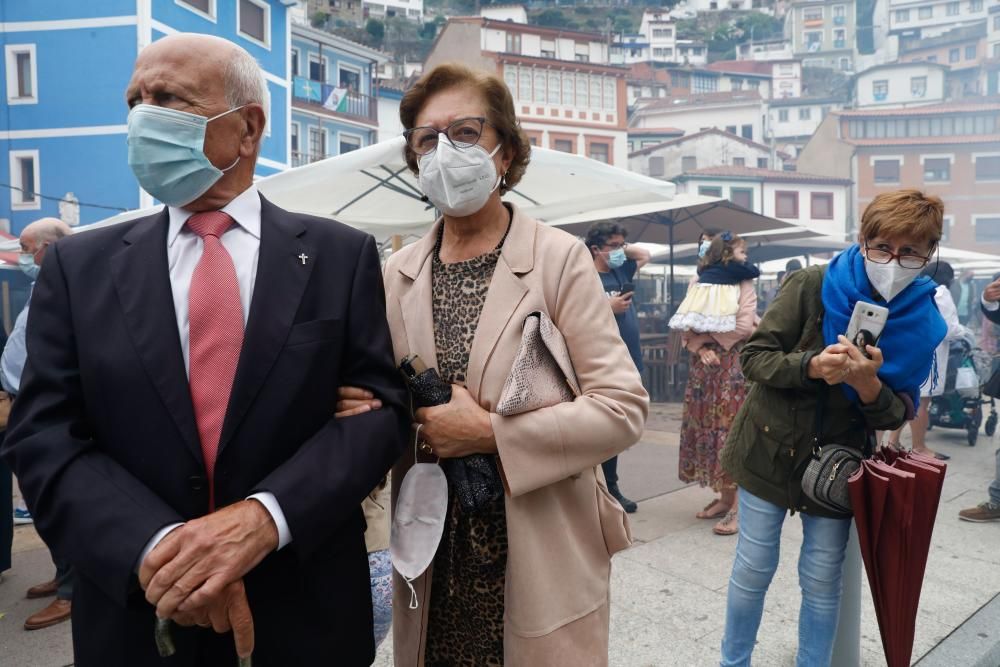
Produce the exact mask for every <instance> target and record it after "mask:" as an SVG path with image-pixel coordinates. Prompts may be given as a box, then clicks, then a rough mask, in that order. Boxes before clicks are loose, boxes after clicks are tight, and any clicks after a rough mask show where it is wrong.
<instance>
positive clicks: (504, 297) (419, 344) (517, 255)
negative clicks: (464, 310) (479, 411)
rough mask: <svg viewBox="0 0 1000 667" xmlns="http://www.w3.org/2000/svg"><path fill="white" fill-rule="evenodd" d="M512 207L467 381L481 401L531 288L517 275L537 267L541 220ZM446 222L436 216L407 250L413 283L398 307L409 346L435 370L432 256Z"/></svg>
mask: <svg viewBox="0 0 1000 667" xmlns="http://www.w3.org/2000/svg"><path fill="white" fill-rule="evenodd" d="M510 206H511V209H512V210H513V217H512V220H511V226H510V232H509V233H508V234H507V239H506V241H504V244H503V249H502V250H501V252H500V261H498V262H497V267H496V270H495V271H494V273H493V280H492V282H491V283H490V289H489V292H488V293H487V295H486V303H485V304H484V305H483V312H482V315H481V317H480V318H479V325H478V326H477V328H476V335H475V338H474V340H473V343H472V349H471V350H470V352H469V367H468V370H467V371H466V381H467V385H468V389H469V391H470V392H471V393H472V395H473V396H474V397H476V399H477V400H481V397H480V381H481V380H482V376H483V369H484V368H485V367H486V363H487V361H489V358H490V356H491V355H492V354H493V350H494V349H495V348H496V345H497V343H498V342H499V340H500V335H501V334H502V333H503V330H504V328H505V327H506V326H507V323H508V321H509V320H510V318H511V316H512V315H513V314H514V312H515V311H516V310H517V307H518V305H519V304H520V303H521V300H522V299H523V298H524V295H525V294H526V293H527V291H528V288H527V286H526V285H525V284H524V282H523V281H522V280H521V278H520V277H519V276H520V275H522V274H524V273H527V272H529V271H531V270H532V268H533V267H534V253H535V231H536V229H535V228H536V225H537V224H538V223H536V222H535V221H534V220H532V219H531V218H529V217H527V216H526V215H524V214H523V213H521V212H520V211H519V210H518V208H517V207H516V206H514V205H513V204H510ZM442 224H443V222H442V221H441V220H438V221H437V222H436V223H435V224H434V227H433V228H431V230H430V232H428V233H427V234H426V235H425V236H424V237H423V238H422V239H421V240H420V241H418V242H417V244H416V245H415V246H413V249H412V250H410V251H409V252H408V253H407V256H406V257H404V258H403V261H402V262H401V264H400V266H399V272H400V273H401V274H402V275H404V276H406V277H407V278H409V279H410V280H411V281H412V283H411V284H410V285H409V286H408V288H406V287H404V290H403V293H402V294H401V295H400V309H401V311H402V315H403V323H404V326H405V327H406V337H407V341H408V343H409V348H410V350H411V352H415V353H416V354H419V355H420V357H421V358H422V359H424V360H425V362H426V363H427V365H428V366H433V367H434V368H437V366H438V362H437V350H436V344H435V341H434V313H433V304H432V289H433V286H432V283H431V273H432V269H431V266H432V262H431V259H432V256H433V253H434V246H435V244H436V242H437V235H438V230H439V229H440V226H441V225H442Z"/></svg>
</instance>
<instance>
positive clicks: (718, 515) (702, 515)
mask: <svg viewBox="0 0 1000 667" xmlns="http://www.w3.org/2000/svg"><path fill="white" fill-rule="evenodd" d="M716 505H718V506H720V507H721V508H722V509H719V510H716V511H715V512H712V513H711V514H709V512H708V510H710V509H712V508H713V507H715V506H716ZM729 509H730V507H729V505H726V504H724V503H723V502H722V498H716V499H715V500H713V501H712V502H710V503H709V504H707V505H705V508H704V509H703V510H701V511H700V512H698V513H697V514H695V517H696V518H698V519H721V518H722V517H724V516H726V512H728V511H729Z"/></svg>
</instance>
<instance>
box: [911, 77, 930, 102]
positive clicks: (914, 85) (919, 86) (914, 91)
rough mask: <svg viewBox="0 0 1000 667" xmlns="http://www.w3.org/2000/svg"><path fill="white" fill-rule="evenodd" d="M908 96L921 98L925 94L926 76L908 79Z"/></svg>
mask: <svg viewBox="0 0 1000 667" xmlns="http://www.w3.org/2000/svg"><path fill="white" fill-rule="evenodd" d="M910 94H911V95H913V96H914V97H923V96H925V95H926V94H927V77H926V76H911V77H910Z"/></svg>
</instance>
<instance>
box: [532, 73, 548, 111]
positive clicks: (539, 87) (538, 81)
mask: <svg viewBox="0 0 1000 667" xmlns="http://www.w3.org/2000/svg"><path fill="white" fill-rule="evenodd" d="M545 74H546V72H545V70H541V69H536V70H535V94H534V96H533V97H532V99H533V100H534V101H535V102H538V103H539V104H545V99H546V97H545V94H546V93H545V90H546V88H545V85H546V82H545Z"/></svg>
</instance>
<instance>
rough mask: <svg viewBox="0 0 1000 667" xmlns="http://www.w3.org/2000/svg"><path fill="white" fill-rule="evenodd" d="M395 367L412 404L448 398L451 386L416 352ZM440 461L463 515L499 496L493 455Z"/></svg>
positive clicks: (421, 405)
mask: <svg viewBox="0 0 1000 667" xmlns="http://www.w3.org/2000/svg"><path fill="white" fill-rule="evenodd" d="M399 370H400V371H401V372H402V374H403V380H404V381H405V382H406V385H407V387H409V389H410V395H411V396H412V397H413V405H414V407H417V408H429V407H433V406H435V405H444V404H446V403H448V402H449V401H451V385H450V384H448V383H447V382H445V381H444V380H442V379H441V376H440V375H438V372H437V369H435V368H428V367H427V366H426V364H424V363H423V361H421V359H420V357H418V356H417V355H411V356H409V357H406V358H405V359H403V361H402V362H401V363H400V365H399ZM440 464H441V468H442V469H443V470H444V474H445V477H447V478H448V485H449V486H450V487H451V488H452V489H453V490H454V492H455V495H456V496H457V497H458V501H459V504H460V505H461V507H462V510H463V511H464V512H466V513H467V514H475V513H476V512H480V511H482V510H483V509H485V508H486V507H489V506H490V505H492V504H493V503H495V502H496V501H497V500H499V499H500V498H502V497H503V493H504V491H503V480H501V479H500V471H499V469H498V468H497V464H496V459H495V458H494V457H493V456H489V455H486V454H472V455H470V456H463V457H461V458H457V459H443V460H441V461H440Z"/></svg>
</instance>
